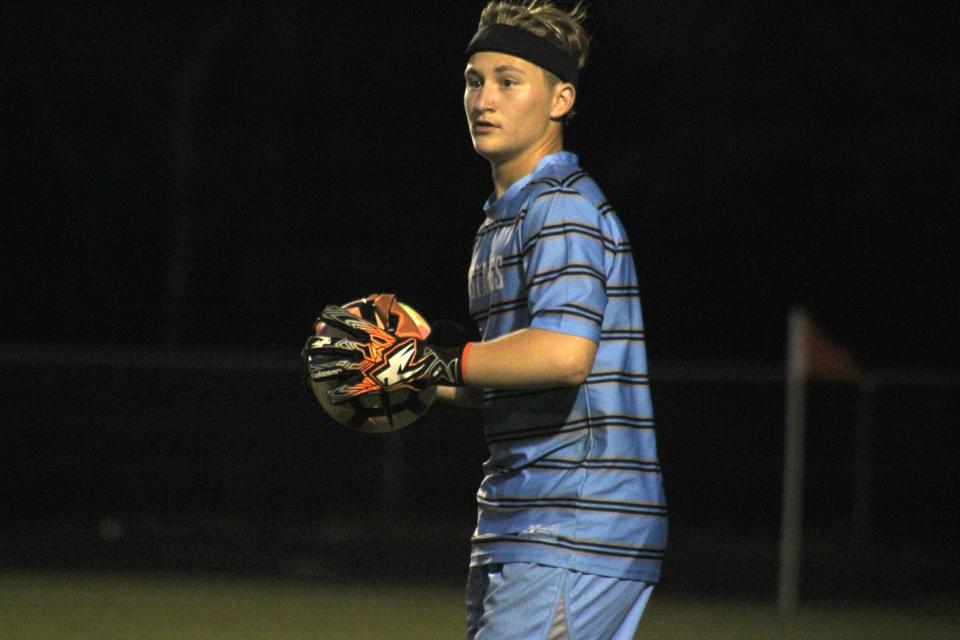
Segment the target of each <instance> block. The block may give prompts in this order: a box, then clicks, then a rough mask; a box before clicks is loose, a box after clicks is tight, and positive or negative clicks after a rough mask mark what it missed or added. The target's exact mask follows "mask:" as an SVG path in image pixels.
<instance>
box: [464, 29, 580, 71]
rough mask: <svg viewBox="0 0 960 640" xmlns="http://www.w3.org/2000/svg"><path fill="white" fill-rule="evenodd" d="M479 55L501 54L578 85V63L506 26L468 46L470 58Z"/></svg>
mask: <svg viewBox="0 0 960 640" xmlns="http://www.w3.org/2000/svg"><path fill="white" fill-rule="evenodd" d="M477 51H499V52H500V53H509V54H510V55H512V56H517V57H518V58H523V59H524V60H526V61H527V62H532V63H533V64H535V65H537V66H538V67H543V68H544V69H546V70H547V71H549V72H550V73H552V74H553V75H555V76H557V77H558V78H560V79H561V80H563V81H564V82H569V83H571V84H574V85H575V84H577V71H578V70H577V61H576V60H574V58H573V56H572V55H570V54H569V53H567V52H566V51H564V50H563V49H561V48H560V47H559V46H557V45H555V44H552V43H551V42H550V41H548V40H544V39H543V38H541V37H540V36H538V35H536V34H534V33H531V32H529V31H527V30H526V29H521V28H519V27H511V26H509V25H506V24H491V25H488V26H486V27H482V28H480V29H479V30H478V31H477V33H476V35H474V36H473V39H472V40H470V44H468V45H467V58H469V57H470V56H472V55H473V54H475V53H476V52H477Z"/></svg>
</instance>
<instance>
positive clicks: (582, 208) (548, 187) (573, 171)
mask: <svg viewBox="0 0 960 640" xmlns="http://www.w3.org/2000/svg"><path fill="white" fill-rule="evenodd" d="M604 204H605V199H604V197H603V194H602V193H601V191H600V189H599V187H598V186H597V183H596V182H594V180H593V178H591V177H590V175H589V174H588V173H587V172H586V171H585V170H584V169H583V168H581V167H580V166H578V165H576V164H568V163H556V164H551V165H549V166H548V167H547V168H546V169H545V170H544V171H543V172H542V173H541V174H540V175H537V176H536V177H535V178H534V179H533V180H531V181H530V184H529V185H527V197H526V209H527V213H526V217H527V224H528V225H529V226H533V227H540V226H543V225H544V224H548V223H557V222H579V223H581V224H589V225H591V226H594V225H597V224H598V223H599V221H600V219H601V218H602V212H601V208H602V207H603V206H604Z"/></svg>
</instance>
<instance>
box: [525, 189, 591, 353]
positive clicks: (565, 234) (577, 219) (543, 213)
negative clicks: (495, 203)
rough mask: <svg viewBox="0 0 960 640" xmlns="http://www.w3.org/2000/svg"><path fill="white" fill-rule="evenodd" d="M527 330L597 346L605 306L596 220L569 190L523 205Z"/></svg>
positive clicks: (587, 203) (582, 200) (552, 192)
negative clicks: (576, 338)
mask: <svg viewBox="0 0 960 640" xmlns="http://www.w3.org/2000/svg"><path fill="white" fill-rule="evenodd" d="M521 240H522V243H523V244H522V247H521V251H522V254H523V266H524V278H525V280H526V286H527V292H528V296H527V307H528V312H529V315H530V326H531V327H533V328H536V329H546V330H549V331H557V332H560V333H567V334H572V335H576V336H580V337H583V338H588V339H590V340H593V341H594V342H599V341H600V328H601V325H602V323H603V312H604V309H605V308H606V305H607V294H606V280H607V278H606V270H605V267H604V264H605V260H604V255H605V254H604V244H605V243H604V235H603V230H602V216H601V214H600V212H599V211H598V210H597V207H596V206H594V205H593V204H592V203H591V202H590V201H589V200H587V199H586V198H585V197H584V196H583V195H581V194H580V193H579V192H577V191H575V190H573V189H562V188H560V189H552V190H548V191H545V192H543V193H541V194H539V195H538V196H535V197H534V199H533V201H532V202H531V203H530V204H529V205H528V210H527V215H526V217H525V219H524V223H523V231H522V233H521Z"/></svg>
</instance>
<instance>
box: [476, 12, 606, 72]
mask: <svg viewBox="0 0 960 640" xmlns="http://www.w3.org/2000/svg"><path fill="white" fill-rule="evenodd" d="M586 15H587V10H586V7H584V5H583V2H582V1H581V2H578V3H577V5H576V6H575V7H574V8H573V9H571V10H570V11H564V10H563V9H561V8H560V7H557V6H556V5H554V4H553V2H551V1H550V0H529V1H528V2H511V1H509V0H491V1H490V2H489V3H487V6H486V7H484V9H483V11H482V12H481V13H480V24H479V26H478V29H482V28H483V27H488V26H490V25H494V24H505V25H508V26H511V27H517V28H519V29H524V30H526V31H529V32H530V33H532V34H534V35H536V36H539V37H541V38H543V39H545V40H548V41H550V42H552V43H553V44H555V45H557V46H558V47H560V48H561V49H563V50H564V51H566V52H567V53H568V54H570V56H571V57H573V59H574V60H576V61H577V68H578V69H583V67H584V66H585V65H586V64H587V57H588V56H589V54H590V35H589V34H588V33H587V30H586V29H584V28H583V24H581V23H582V22H583V19H584V18H585V17H586ZM545 73H546V76H547V81H548V82H549V83H550V84H551V85H554V84H556V83H557V82H559V81H560V79H559V78H557V76H555V75H554V74H552V73H550V72H549V71H545Z"/></svg>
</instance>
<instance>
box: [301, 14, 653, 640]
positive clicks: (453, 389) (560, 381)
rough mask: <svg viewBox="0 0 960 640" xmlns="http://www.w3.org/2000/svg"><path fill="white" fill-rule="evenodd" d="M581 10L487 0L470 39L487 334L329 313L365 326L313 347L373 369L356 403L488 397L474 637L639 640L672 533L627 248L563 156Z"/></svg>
mask: <svg viewBox="0 0 960 640" xmlns="http://www.w3.org/2000/svg"><path fill="white" fill-rule="evenodd" d="M581 19H582V12H580V11H579V9H575V10H574V11H573V12H571V13H566V12H564V11H563V10H561V9H559V8H557V7H555V6H553V5H552V4H551V3H550V2H540V1H536V2H532V3H527V4H524V5H517V4H512V3H505V2H491V3H490V4H488V5H487V7H486V8H485V9H484V11H483V13H482V14H481V19H480V26H479V29H478V31H477V33H476V35H475V36H474V37H473V39H472V40H471V42H470V44H469V46H468V48H467V52H466V53H467V65H466V70H465V74H464V77H465V81H466V87H465V90H464V109H465V112H466V116H467V124H468V126H469V130H470V136H471V139H472V140H473V144H474V148H475V149H476V151H477V153H479V154H480V155H481V156H483V157H484V158H485V159H486V160H488V161H489V162H490V168H491V171H492V176H493V186H494V192H493V194H492V195H491V196H490V198H489V199H488V201H487V202H486V204H485V205H484V214H485V219H484V221H483V223H482V224H481V225H480V228H479V230H478V232H477V236H476V242H475V245H474V253H473V259H472V263H471V265H470V271H469V294H470V310H471V314H472V317H473V319H474V320H475V321H476V322H477V324H478V326H479V329H480V334H481V336H482V340H481V341H480V342H474V343H468V344H467V345H466V346H465V347H464V348H463V349H452V350H451V349H440V348H437V347H434V346H431V345H429V344H426V343H423V342H420V341H417V340H413V339H408V340H402V341H401V340H395V339H391V337H390V336H389V335H385V334H383V332H380V333H379V334H378V333H377V332H376V331H375V330H373V329H371V327H370V326H369V325H366V323H363V322H362V321H358V320H357V319H356V318H354V317H353V316H350V315H349V314H345V312H342V310H338V309H337V308H336V307H328V308H327V309H326V310H325V311H324V315H323V317H324V319H325V320H326V321H327V322H330V323H333V324H336V325H337V326H340V327H342V328H345V329H347V330H348V331H350V332H351V333H353V334H354V335H355V336H357V337H358V338H359V339H360V340H359V341H351V340H346V341H340V342H339V343H337V344H333V345H331V344H329V341H326V342H324V341H322V340H321V341H320V342H319V343H318V342H317V341H316V340H314V342H313V343H311V342H310V341H308V348H307V349H306V350H305V354H306V355H307V362H308V366H309V367H310V371H311V375H312V376H313V377H314V379H323V378H329V377H338V378H344V377H345V376H348V375H350V374H356V373H358V372H360V373H361V375H362V377H363V382H362V383H361V384H359V385H352V386H351V385H348V384H345V385H343V386H342V387H339V388H338V390H337V394H338V395H339V396H340V397H349V395H350V394H352V393H359V392H363V391H366V390H369V389H372V388H373V389H375V388H390V387H391V386H392V385H397V384H411V385H415V386H416V385H423V384H438V385H440V386H438V394H439V397H440V398H441V399H444V400H447V401H450V402H459V403H464V404H474V405H481V406H482V407H483V414H484V432H485V435H486V439H487V442H488V445H489V448H490V458H489V459H488V460H487V461H486V463H485V464H484V472H485V473H484V475H485V477H484V480H483V482H482V484H481V486H480V488H479V491H478V493H477V503H478V519H477V529H476V532H475V533H474V536H473V539H472V546H473V549H472V553H471V561H470V574H469V578H468V586H467V627H468V629H467V637H468V638H470V639H473V640H500V639H504V640H505V639H510V640H521V639H526V638H530V639H534V638H536V639H544V638H550V639H560V638H564V639H570V640H580V639H586V638H590V639H601V638H604V639H606V638H610V639H615V640H626V639H629V638H633V634H634V632H635V630H636V627H637V624H638V622H639V620H640V617H641V615H642V613H643V611H644V607H645V606H646V603H647V600H648V599H649V597H650V594H651V591H652V589H653V585H654V584H655V583H656V582H657V580H658V578H659V572H660V562H661V559H662V557H663V552H664V548H665V545H666V505H665V499H664V494H663V490H662V486H661V475H660V465H659V463H658V461H657V452H656V439H655V434H654V429H653V426H654V425H653V412H652V406H651V401H650V393H649V382H648V378H647V369H646V352H645V346H644V330H643V319H642V316H641V310H640V299H639V292H638V289H637V278H636V273H635V270H634V265H633V258H632V255H631V252H630V244H629V242H628V240H627V237H626V234H625V232H624V229H623V227H622V225H621V223H620V221H619V219H618V218H617V216H616V214H615V213H614V212H613V209H612V207H611V206H610V205H609V204H608V203H607V202H606V199H605V198H604V196H603V194H602V193H601V191H600V189H599V188H598V187H597V185H596V183H595V182H594V181H593V180H592V179H591V178H590V177H589V176H588V175H587V174H586V173H585V172H584V171H583V170H582V169H581V168H580V167H579V165H578V160H577V156H576V155H574V154H572V153H569V152H566V151H564V150H563V130H564V124H565V121H566V120H567V119H568V118H570V117H571V115H572V109H573V106H574V102H575V100H576V92H577V76H578V72H579V70H580V69H581V68H582V67H583V65H584V63H585V61H586V58H587V41H588V38H587V35H586V33H585V31H584V29H583V27H582V26H581V24H580V20H581ZM370 345H375V347H373V346H370ZM358 352H360V353H362V356H356V353H358ZM351 354H353V355H354V357H345V356H351ZM337 358H340V359H339V360H337ZM358 358H359V359H360V360H359V361H358Z"/></svg>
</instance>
